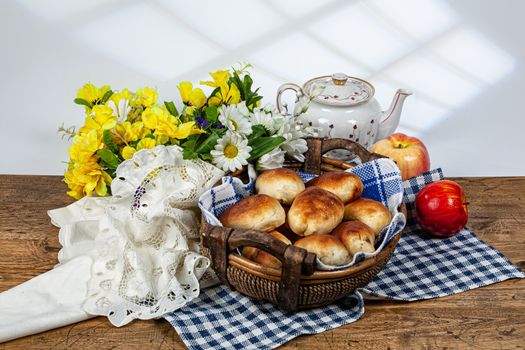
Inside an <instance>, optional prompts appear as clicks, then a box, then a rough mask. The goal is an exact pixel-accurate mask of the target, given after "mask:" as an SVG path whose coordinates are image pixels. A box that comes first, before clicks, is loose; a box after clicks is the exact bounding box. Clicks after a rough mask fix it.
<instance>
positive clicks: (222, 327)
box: [164, 163, 525, 349]
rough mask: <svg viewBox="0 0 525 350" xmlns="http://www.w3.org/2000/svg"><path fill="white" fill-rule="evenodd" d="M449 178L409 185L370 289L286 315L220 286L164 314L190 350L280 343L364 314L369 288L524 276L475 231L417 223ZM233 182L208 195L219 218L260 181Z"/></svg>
mask: <svg viewBox="0 0 525 350" xmlns="http://www.w3.org/2000/svg"><path fill="white" fill-rule="evenodd" d="M365 165H366V163H365ZM358 175H360V176H361V174H358ZM442 178H443V174H442V172H441V170H440V169H437V170H433V171H431V172H428V173H425V174H422V175H420V176H418V177H415V178H412V179H410V180H409V181H405V182H404V183H403V187H404V197H403V201H404V202H405V203H406V204H407V209H408V220H407V227H406V229H405V232H404V234H403V235H402V236H401V239H400V241H399V243H398V245H397V248H396V251H395V253H394V255H393V257H392V258H391V260H390V262H389V263H388V264H387V265H386V266H385V268H384V269H383V270H382V271H381V272H380V273H379V274H378V275H377V276H376V278H375V279H374V280H373V281H372V282H371V283H370V284H369V285H367V286H366V288H363V289H361V290H359V291H357V292H355V293H354V294H352V295H349V296H347V297H346V298H344V299H342V300H340V301H338V302H337V303H335V304H333V305H330V306H325V307H323V308H317V309H313V310H307V311H301V312H298V313H286V312H282V311H280V310H279V309H277V308H276V307H274V306H273V305H271V304H269V303H265V302H259V301H255V300H252V299H250V298H248V297H245V296H243V295H241V294H239V293H238V292H233V291H231V290H229V289H228V288H227V287H224V286H217V287H213V288H208V289H206V290H203V291H202V292H201V295H200V296H199V298H198V299H196V300H194V301H193V302H191V303H189V304H188V305H187V306H186V307H184V308H183V309H180V310H177V311H175V312H173V313H170V314H167V315H165V316H164V317H165V318H166V319H167V320H168V321H169V322H170V323H171V324H172V325H173V327H174V328H175V329H176V331H177V333H178V334H179V336H180V337H181V339H182V340H183V341H184V342H185V344H186V345H187V346H188V347H189V348H190V349H208V348H223V349H241V348H243V349H272V348H275V347H277V346H279V345H282V344H284V343H285V342H287V341H289V340H290V339H293V338H295V337H297V336H299V335H302V334H315V333H320V332H323V331H325V330H329V329H333V328H337V327H340V326H342V325H345V324H348V323H352V322H354V321H356V320H358V319H359V318H360V317H361V315H362V314H363V313H364V303H363V297H362V293H366V294H371V295H375V296H380V297H386V298H392V299H399V300H420V299H427V298H433V297H439V296H444V295H450V294H454V293H459V292H462V291H466V290H469V289H473V288H477V287H481V286H485V285H488V284H492V283H495V282H499V281H503V280H506V279H509V278H524V277H525V274H523V272H521V271H520V270H519V269H518V268H516V267H515V266H513V265H512V264H511V263H510V262H509V261H508V260H507V259H506V258H505V257H504V256H503V255H501V254H500V253H499V252H498V251H497V250H495V249H494V248H492V247H490V246H489V245H487V244H486V243H484V242H483V241H481V240H480V239H478V238H477V237H476V236H475V235H474V233H472V232H470V231H469V230H467V229H464V230H463V231H462V232H460V233H459V234H458V235H456V236H455V237H452V238H448V239H431V238H428V237H425V236H424V234H423V233H422V232H421V230H420V229H419V228H418V227H417V225H416V224H415V220H414V216H413V210H414V206H413V201H414V199H415V196H416V194H417V192H418V191H419V190H420V189H422V188H423V187H424V186H425V185H426V184H428V183H430V182H432V181H436V180H440V179H442ZM230 181H231V182H233V183H231V185H230V186H236V187H237V188H236V189H235V190H234V191H232V193H231V196H230V197H233V198H224V199H227V200H226V201H223V200H224V199H219V198H206V199H204V198H201V199H203V200H206V201H208V200H215V201H216V204H217V205H216V206H215V207H214V208H215V210H216V211H214V210H212V212H213V214H211V212H210V214H211V216H219V215H220V213H222V211H224V210H225V208H226V207H228V206H229V205H228V206H221V205H222V204H224V203H226V202H227V201H230V200H235V201H238V200H240V199H241V198H244V196H245V195H246V191H248V192H249V191H250V190H251V189H252V187H253V183H250V184H249V185H248V186H247V187H244V186H242V185H239V184H238V183H237V184H234V182H235V181H234V179H231V178H225V179H224V183H223V185H221V186H225V185H227V184H228V183H230ZM365 187H366V184H365ZM384 193H385V192H384ZM236 196H239V197H236ZM374 199H381V198H380V197H375V198H374ZM201 204H205V203H201ZM205 215H206V214H205ZM212 221H213V220H212ZM211 223H213V222H211Z"/></svg>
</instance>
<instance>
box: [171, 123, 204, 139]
mask: <svg viewBox="0 0 525 350" xmlns="http://www.w3.org/2000/svg"><path fill="white" fill-rule="evenodd" d="M205 132H206V131H204V130H201V129H198V128H196V127H195V122H187V123H182V124H180V125H179V126H178V127H177V130H176V131H175V132H174V133H172V134H170V135H169V137H171V138H174V139H179V140H181V139H185V138H187V137H188V136H190V135H195V134H203V133H205Z"/></svg>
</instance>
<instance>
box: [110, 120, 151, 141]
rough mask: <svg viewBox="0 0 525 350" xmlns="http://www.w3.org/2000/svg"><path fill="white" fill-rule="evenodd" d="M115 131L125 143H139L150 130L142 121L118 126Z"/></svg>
mask: <svg viewBox="0 0 525 350" xmlns="http://www.w3.org/2000/svg"><path fill="white" fill-rule="evenodd" d="M114 130H115V133H116V134H117V136H118V137H119V139H120V140H122V141H123V142H133V141H137V140H138V139H141V138H143V137H144V136H145V135H146V134H148V133H149V130H148V129H147V128H145V127H144V123H143V122H140V121H137V122H134V123H133V124H132V123H130V122H124V123H122V124H117V125H116V126H115V129H114ZM120 143H122V142H120Z"/></svg>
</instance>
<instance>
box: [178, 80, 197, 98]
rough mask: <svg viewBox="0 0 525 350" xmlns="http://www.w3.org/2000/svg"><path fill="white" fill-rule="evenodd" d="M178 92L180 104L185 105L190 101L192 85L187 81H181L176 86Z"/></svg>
mask: <svg viewBox="0 0 525 350" xmlns="http://www.w3.org/2000/svg"><path fill="white" fill-rule="evenodd" d="M177 88H178V89H179V92H180V97H181V98H182V102H184V103H187V102H188V101H189V100H190V95H191V90H192V89H193V85H192V83H190V82H189V81H183V82H181V83H180V84H179V86H177Z"/></svg>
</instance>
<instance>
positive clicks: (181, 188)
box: [49, 146, 224, 326]
mask: <svg viewBox="0 0 525 350" xmlns="http://www.w3.org/2000/svg"><path fill="white" fill-rule="evenodd" d="M116 174H117V175H116V178H115V179H114V180H113V183H112V185H111V191H112V197H108V198H94V197H85V198H83V199H81V200H79V201H78V202H75V203H73V204H71V205H70V206H68V207H66V208H62V209H57V210H53V211H50V213H49V215H50V216H51V218H52V220H53V223H54V224H56V225H57V226H59V227H61V229H60V234H59V237H60V243H61V244H62V246H63V248H62V250H61V251H60V253H59V261H60V262H65V261H68V260H70V259H72V258H74V257H77V256H80V255H89V256H91V257H92V258H93V261H94V262H93V266H92V269H91V279H90V282H89V288H88V290H89V292H88V295H87V297H86V301H85V303H84V310H85V311H86V312H88V313H90V314H93V315H105V316H107V317H108V318H109V320H110V321H111V323H112V324H114V325H116V326H122V325H124V324H127V323H129V322H130V321H131V320H133V319H135V318H140V319H151V318H155V317H160V316H162V315H163V314H165V313H166V312H170V311H173V310H175V309H177V308H180V307H182V306H184V305H185V304H186V303H187V302H188V301H190V300H192V299H193V298H195V297H196V296H198V295H199V291H200V287H199V280H200V283H201V286H203V285H210V284H212V283H214V282H215V279H214V276H213V274H212V273H211V272H210V271H211V269H208V267H209V264H210V262H209V261H208V259H207V258H205V257H204V256H202V255H200V254H199V251H200V247H199V231H198V228H199V211H198V209H197V201H198V198H199V196H200V195H201V194H202V193H203V192H204V191H206V190H207V189H209V188H210V187H212V186H213V185H214V184H215V183H216V182H217V181H218V180H219V179H220V178H221V177H222V176H223V175H224V173H223V172H222V171H221V170H220V169H218V168H216V167H215V166H213V165H211V164H209V163H206V162H203V161H200V160H192V161H189V160H184V159H183V158H182V151H181V149H180V148H179V147H177V146H170V147H164V146H157V147H155V148H153V149H149V150H141V151H139V152H137V153H135V154H134V156H133V158H132V159H130V160H127V161H124V162H123V163H122V164H121V165H120V166H119V167H118V169H117V172H116Z"/></svg>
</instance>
